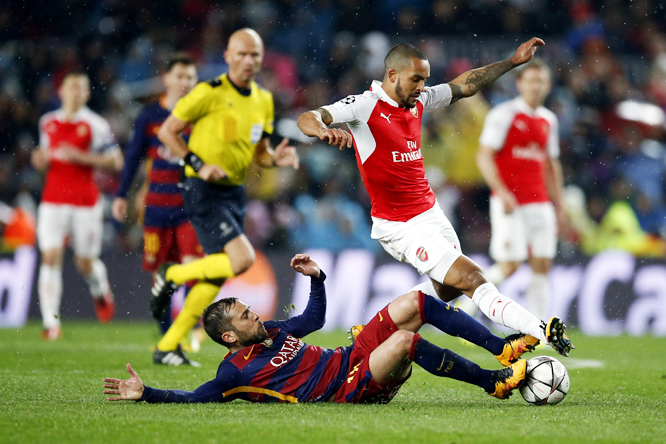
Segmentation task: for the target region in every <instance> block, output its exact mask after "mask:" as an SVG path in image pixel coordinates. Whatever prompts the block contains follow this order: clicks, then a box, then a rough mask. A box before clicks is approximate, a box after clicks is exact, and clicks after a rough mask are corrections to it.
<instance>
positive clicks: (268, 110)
mask: <svg viewBox="0 0 666 444" xmlns="http://www.w3.org/2000/svg"><path fill="white" fill-rule="evenodd" d="M263 56H264V45H263V42H262V40H261V37H259V34H257V33H256V32H255V31H254V30H252V29H241V30H238V31H236V32H234V33H233V34H232V35H231V37H230V38H229V44H228V47H227V50H226V51H225V53H224V59H225V61H226V62H227V64H228V65H229V72H228V73H227V74H223V75H221V76H219V77H217V78H216V79H213V80H211V81H208V82H203V83H200V84H198V85H197V86H196V87H195V88H194V89H193V90H192V91H191V92H190V93H189V94H187V95H186V96H185V97H183V98H182V99H180V100H179V101H178V103H177V104H176V106H175V108H174V109H173V111H172V112H171V115H170V116H169V117H168V118H167V120H166V121H165V122H164V124H162V127H161V128H160V130H159V133H158V137H159V139H160V141H162V143H164V145H166V146H167V147H168V148H169V149H170V150H171V151H172V152H173V153H175V154H176V155H177V156H178V157H180V158H181V159H182V164H183V165H184V168H185V176H186V178H185V183H184V186H183V198H184V201H185V211H186V212H187V215H188V217H189V219H190V221H191V222H192V224H193V225H194V228H195V230H196V232H197V236H198V238H199V242H200V243H201V246H202V247H203V249H204V252H205V253H206V256H205V257H204V258H202V259H199V260H196V261H193V262H190V263H188V264H184V265H179V264H165V265H163V266H162V267H160V268H159V269H158V271H157V275H156V277H155V283H154V284H153V288H152V290H151V291H152V293H153V298H152V300H151V312H152V313H153V316H155V317H157V318H158V319H159V318H160V317H161V315H162V314H163V313H164V311H165V310H166V309H167V307H168V305H169V300H170V298H171V295H172V294H173V292H174V291H175V290H176V289H177V288H178V287H179V286H180V285H183V284H184V283H185V282H187V281H190V280H196V281H197V283H196V285H194V287H193V288H192V290H190V292H189V294H188V295H187V298H186V300H185V305H184V307H183V310H182V311H181V312H180V314H179V315H178V317H177V318H176V320H175V321H174V322H173V324H172V326H171V328H170V329H169V330H168V331H167V332H166V334H165V335H164V337H162V339H161V340H160V342H159V343H158V344H157V350H156V351H155V354H154V356H153V361H154V362H155V363H156V364H168V365H181V364H190V365H197V364H196V363H195V362H193V361H190V360H189V359H188V358H187V357H186V356H185V355H184V354H183V352H182V350H181V349H180V345H179V344H180V341H181V340H182V339H183V338H184V337H185V335H186V334H187V332H189V331H190V329H191V328H192V327H193V326H194V325H196V323H197V321H198V319H199V317H200V316H201V314H202V313H203V311H204V309H205V308H206V307H207V306H208V305H209V304H210V303H211V302H213V300H214V299H215V296H216V295H217V293H218V291H219V289H220V287H221V286H222V284H223V283H224V281H225V279H227V278H230V277H233V276H237V275H238V274H240V273H243V272H244V271H245V270H247V269H248V268H250V266H251V265H252V264H253V263H254V260H255V253H254V249H253V248H252V245H251V244H250V241H249V240H248V238H247V237H246V236H245V234H244V233H243V231H244V230H243V219H244V217H245V207H246V199H245V190H244V188H243V180H244V178H245V173H246V171H247V168H248V166H249V164H250V162H252V161H253V160H254V161H255V162H256V163H257V164H259V165H260V166H262V167H266V168H271V167H277V166H292V167H294V168H298V154H297V153H296V150H295V149H294V147H293V146H288V140H287V139H284V140H283V141H282V142H281V143H280V144H279V145H278V146H276V147H275V150H273V149H272V148H271V146H270V141H269V136H270V135H271V134H272V133H273V117H274V116H273V95H272V94H271V93H270V92H269V91H266V90H264V89H262V88H260V87H259V86H258V85H257V83H256V82H254V77H255V76H256V75H257V73H258V72H259V70H260V69H261V62H262V59H263ZM190 125H191V127H192V130H191V134H190V139H189V146H188V145H186V144H185V142H183V139H181V137H180V133H181V132H183V131H184V130H185V129H186V128H187V127H188V126H190Z"/></svg>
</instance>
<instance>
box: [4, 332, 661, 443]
mask: <svg viewBox="0 0 666 444" xmlns="http://www.w3.org/2000/svg"><path fill="white" fill-rule="evenodd" d="M39 331H40V326H39V325H38V324H35V323H31V324H29V325H28V326H26V327H24V328H21V329H19V330H16V329H14V330H0V356H1V357H2V359H0V371H1V372H2V378H1V382H0V442H2V443H18V442H29V443H44V444H46V443H86V442H93V443H97V442H100V443H101V442H109V443H111V442H113V443H116V442H118V443H124V442H133V443H152V442H155V443H167V442H182V443H197V444H201V443H213V442H224V443H254V442H263V443H267V444H268V443H271V444H272V443H281V442H298V443H306V442H315V443H317V444H325V443H329V442H340V443H347V442H359V443H366V442H382V443H391V442H409V443H421V442H423V443H434V442H437V443H485V442H487V443H499V442H510V443H515V442H547V443H548V444H552V443H565V442H566V443H576V442H580V443H588V442H592V441H595V442H615V443H632V442H635V443H638V442H640V443H648V442H664V439H665V438H664V437H665V436H666V338H655V337H651V336H647V337H641V338H632V337H628V336H622V337H617V338H593V337H586V336H583V335H581V334H577V333H576V332H575V331H574V332H573V333H572V334H571V336H572V339H573V340H574V343H575V344H576V346H577V347H578V348H577V349H576V350H574V352H573V353H572V358H569V359H567V358H562V359H561V361H562V362H563V363H564V364H565V365H566V366H567V368H568V369H569V373H570V376H571V390H570V392H569V394H568V396H567V397H566V398H565V399H564V401H563V402H562V403H561V404H559V405H557V406H544V407H534V406H530V405H528V404H527V403H525V402H524V401H523V399H522V398H521V396H520V394H519V393H516V394H515V395H514V396H513V397H512V398H511V399H509V400H506V401H500V400H496V399H494V398H491V397H490V396H488V395H486V394H485V393H484V392H483V391H482V390H481V389H479V388H477V387H473V386H469V385H466V384H463V383H459V382H456V381H452V380H447V379H444V378H436V377H433V376H431V375H430V374H428V373H426V372H425V371H424V370H422V369H420V368H417V367H415V371H414V374H413V376H412V378H411V379H410V380H409V381H408V382H407V383H406V384H405V386H404V387H403V389H402V390H401V392H400V393H399V394H398V395H397V396H396V398H395V399H394V401H393V402H391V403H390V404H388V405H381V406H380V405H370V406H367V405H366V406H362V405H335V404H310V405H306V404H301V405H286V404H263V405H261V404H250V403H245V402H242V401H236V402H233V403H229V404H207V405H182V404H181V405H177V404H172V405H149V404H145V403H134V402H130V403H110V402H107V401H106V400H105V399H106V398H105V396H104V395H103V394H102V378H104V377H105V376H112V377H122V378H124V377H125V375H126V372H125V370H124V364H125V363H126V362H131V363H132V366H133V367H134V369H135V370H136V371H137V372H138V373H139V375H141V377H142V379H143V381H144V382H145V383H146V384H148V385H152V386H155V387H159V388H182V389H190V390H191V389H194V388H196V387H198V385H199V384H201V383H203V382H205V381H207V380H209V379H212V378H213V376H214V374H215V371H216V369H217V365H218V364H219V362H220V360H221V358H222V356H223V355H224V353H225V352H224V349H223V348H222V347H220V346H218V345H216V344H214V343H212V341H207V342H205V343H204V347H203V350H202V352H201V353H199V354H197V355H193V356H194V357H195V359H197V360H199V361H200V362H201V363H202V364H203V365H202V367H201V368H198V369H196V368H191V367H189V368H180V367H179V368H173V367H169V368H167V367H162V366H155V365H153V364H152V361H151V352H150V347H151V345H152V344H154V343H155V342H156V340H157V332H156V327H155V326H154V325H153V324H150V323H145V324H143V323H138V324H137V323H133V324H132V323H113V324H111V325H107V326H101V325H97V324H93V323H71V322H70V323H65V325H64V333H65V338H64V339H63V340H61V341H58V342H54V343H46V342H42V341H40V340H39ZM425 336H426V337H427V338H428V339H429V340H432V341H433V342H436V343H437V344H439V345H441V346H444V347H447V348H451V349H453V350H455V351H456V352H458V353H460V354H462V355H464V356H466V357H468V358H470V359H472V360H474V361H476V362H477V363H479V364H480V365H481V366H483V367H485V368H493V369H495V368H498V367H499V364H498V363H497V361H495V360H494V358H492V357H491V356H490V355H488V354H487V353H485V352H484V351H483V350H481V349H478V348H475V347H466V346H464V345H462V344H461V343H460V342H459V341H458V340H457V339H454V338H450V337H447V336H444V335H439V334H432V333H426V334H425ZM307 341H308V342H309V343H313V344H317V345H323V346H327V347H335V346H337V345H342V344H346V342H347V341H346V334H345V333H343V332H334V333H326V334H323V333H318V334H313V335H311V336H310V337H308V338H307ZM540 354H548V355H551V356H555V355H554V354H553V353H552V352H551V350H550V349H542V350H538V351H537V352H536V354H533V355H534V356H537V355H540ZM595 364H596V365H602V366H601V367H591V366H590V365H595ZM528 440H529V441H528Z"/></svg>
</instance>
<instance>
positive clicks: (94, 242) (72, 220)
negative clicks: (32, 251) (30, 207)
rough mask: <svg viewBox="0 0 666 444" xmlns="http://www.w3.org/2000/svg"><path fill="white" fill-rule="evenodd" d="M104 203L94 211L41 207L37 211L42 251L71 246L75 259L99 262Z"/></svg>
mask: <svg viewBox="0 0 666 444" xmlns="http://www.w3.org/2000/svg"><path fill="white" fill-rule="evenodd" d="M102 227H103V213H102V202H101V201H99V202H97V203H96V204H95V206H92V207H79V206H75V205H61V204H51V203H41V204H40V205H39V208H38V210H37V240H38V241H39V249H40V251H42V252H44V251H49V250H53V249H56V248H64V247H65V242H66V241H67V240H68V238H69V244H70V245H71V247H72V249H73V250H74V255H75V256H76V257H82V258H91V259H92V258H96V257H99V255H100V253H101V252H102Z"/></svg>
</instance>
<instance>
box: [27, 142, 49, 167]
mask: <svg viewBox="0 0 666 444" xmlns="http://www.w3.org/2000/svg"><path fill="white" fill-rule="evenodd" d="M50 161H51V158H50V157H49V152H48V151H47V150H45V149H42V148H37V149H36V150H34V151H33V152H32V154H31V155H30V162H31V163H32V166H33V167H35V169H36V170H38V171H44V170H46V169H47V168H48V166H49V163H50Z"/></svg>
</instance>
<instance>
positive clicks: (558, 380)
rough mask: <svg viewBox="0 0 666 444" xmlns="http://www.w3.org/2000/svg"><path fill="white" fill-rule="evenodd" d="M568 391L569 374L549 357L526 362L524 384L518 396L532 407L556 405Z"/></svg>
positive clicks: (540, 357)
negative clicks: (521, 396)
mask: <svg viewBox="0 0 666 444" xmlns="http://www.w3.org/2000/svg"><path fill="white" fill-rule="evenodd" d="M568 391H569V372H567V369H566V368H565V367H564V365H563V364H562V363H561V362H560V361H558V360H557V359H555V358H551V357H550V356H538V357H536V358H532V359H530V360H529V361H527V371H526V374H525V382H524V383H523V385H522V386H521V387H520V394H521V395H523V398H524V399H525V401H527V402H529V403H530V404H533V405H544V404H557V403H558V402H560V401H562V400H563V399H564V397H565V396H566V394H567V392H568Z"/></svg>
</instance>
